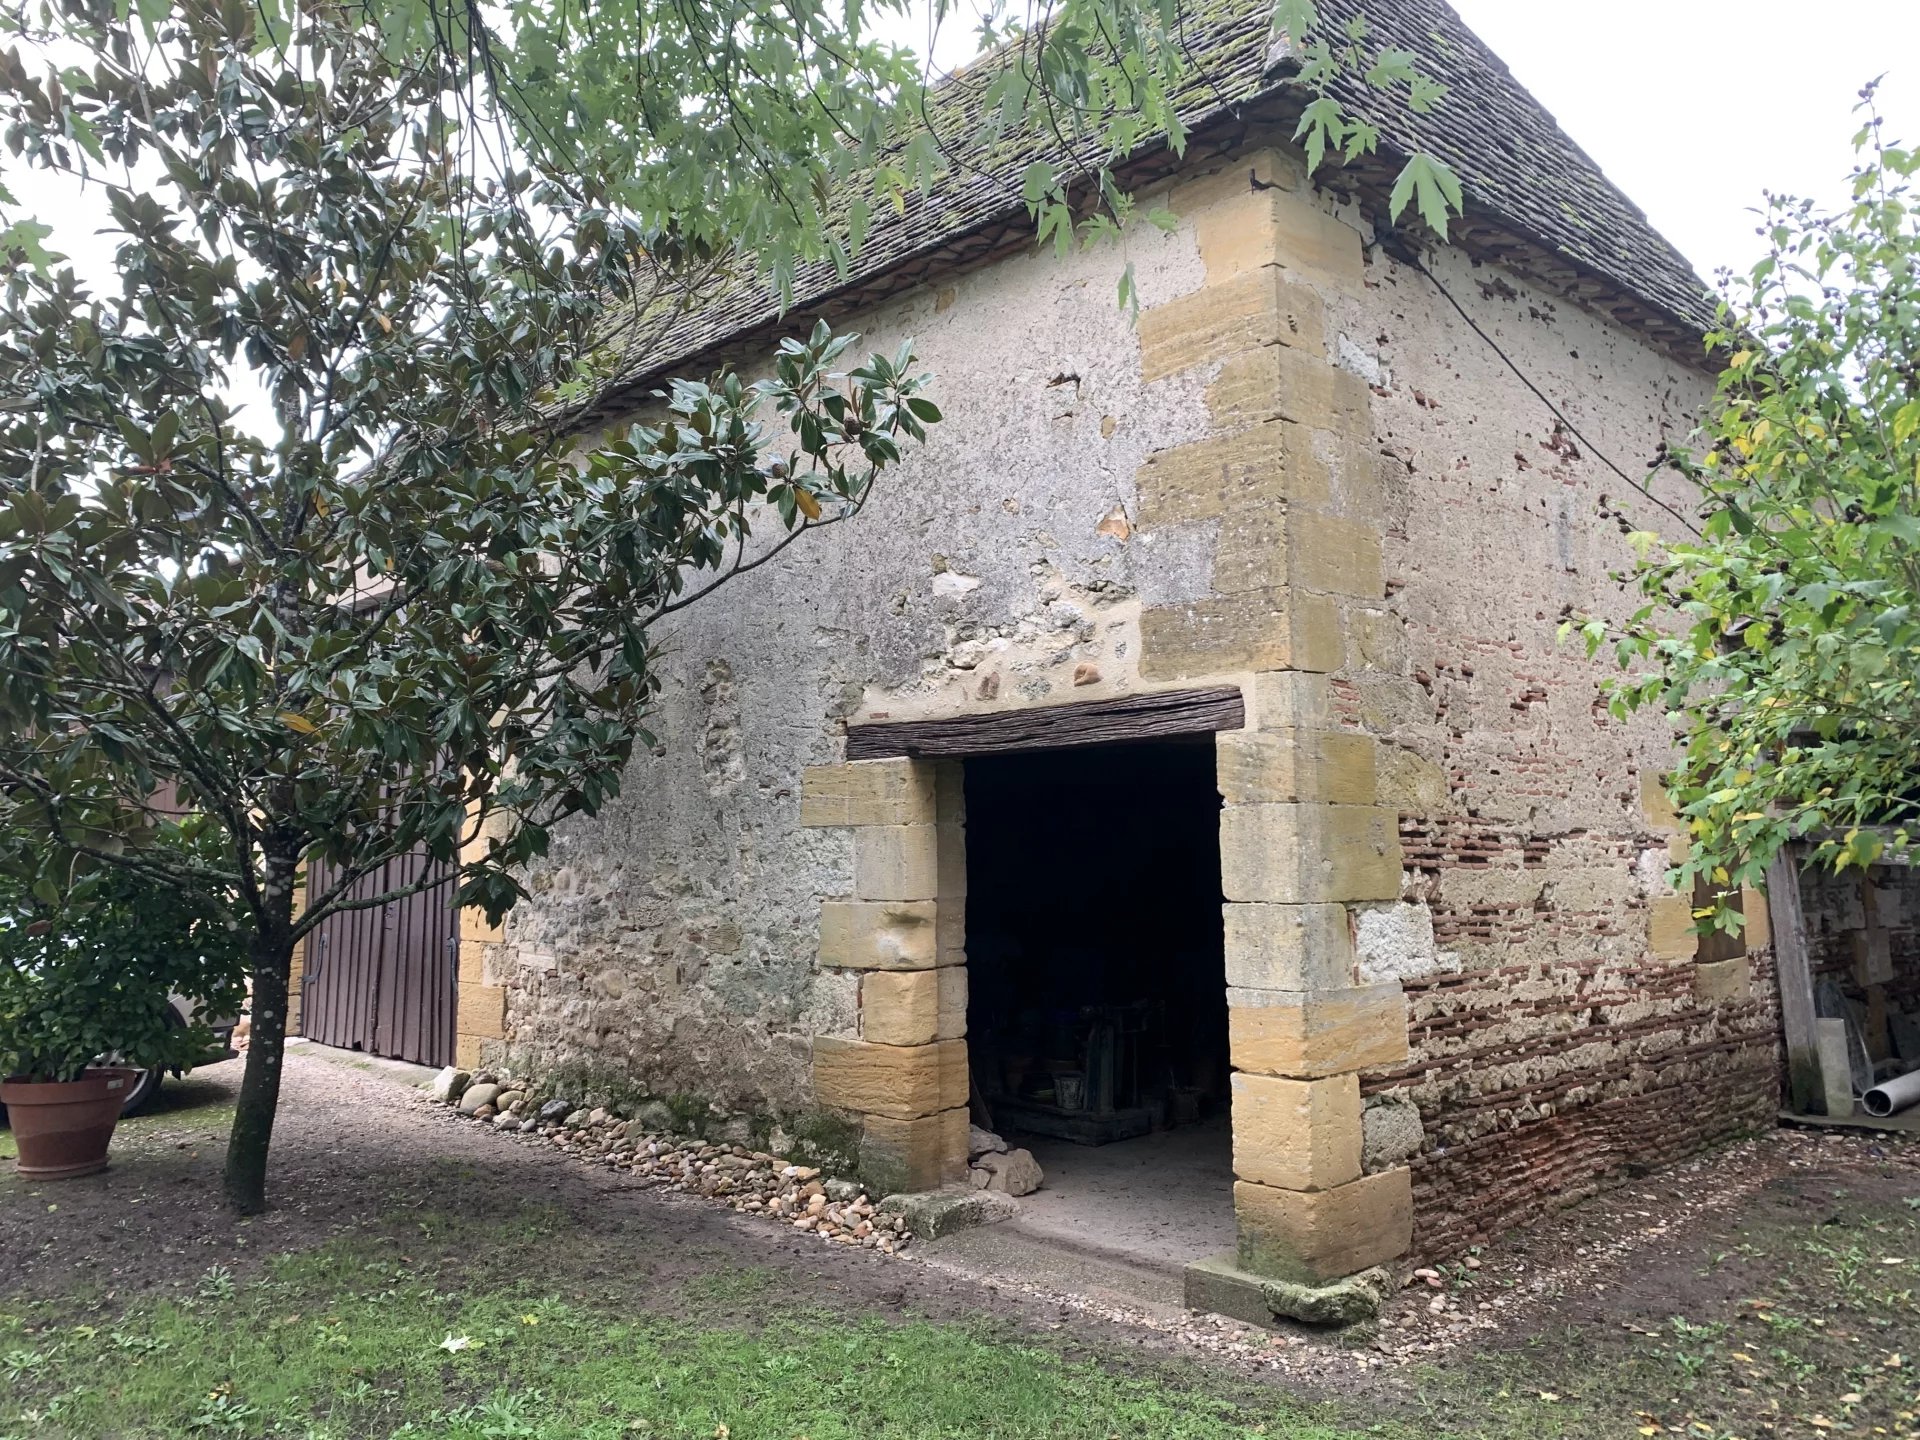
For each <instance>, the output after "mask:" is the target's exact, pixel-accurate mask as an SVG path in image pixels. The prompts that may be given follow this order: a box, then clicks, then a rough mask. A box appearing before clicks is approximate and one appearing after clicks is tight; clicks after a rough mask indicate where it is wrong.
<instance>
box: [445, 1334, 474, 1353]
mask: <svg viewBox="0 0 1920 1440" xmlns="http://www.w3.org/2000/svg"><path fill="white" fill-rule="evenodd" d="M473 1345H474V1339H473V1337H472V1336H471V1335H456V1334H454V1333H453V1332H452V1331H451V1330H449V1331H448V1332H447V1338H446V1339H444V1340H442V1341H441V1342H440V1348H441V1349H442V1350H444V1351H446V1352H447V1353H448V1354H449V1355H458V1354H459V1353H460V1352H461V1351H462V1350H471V1349H472V1348H473Z"/></svg>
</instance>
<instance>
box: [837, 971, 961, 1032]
mask: <svg viewBox="0 0 1920 1440" xmlns="http://www.w3.org/2000/svg"><path fill="white" fill-rule="evenodd" d="M963 973H964V972H963ZM939 1030H940V980H939V972H937V971H934V970H875V971H872V972H870V973H869V974H867V975H866V976H865V977H863V978H862V979H861V981H860V1038H861V1039H863V1040H871V1041H872V1042H874V1043H875V1044H877V1045H931V1044H932V1043H933V1042H934V1040H935V1039H936V1038H938V1035H939Z"/></svg>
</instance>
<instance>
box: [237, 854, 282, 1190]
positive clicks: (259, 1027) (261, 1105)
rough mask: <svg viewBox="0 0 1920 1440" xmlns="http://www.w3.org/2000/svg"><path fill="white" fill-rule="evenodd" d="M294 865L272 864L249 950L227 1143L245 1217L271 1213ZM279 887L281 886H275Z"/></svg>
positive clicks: (268, 863) (270, 864) (268, 870)
mask: <svg viewBox="0 0 1920 1440" xmlns="http://www.w3.org/2000/svg"><path fill="white" fill-rule="evenodd" d="M292 875H293V865H292V862H291V861H290V860H289V861H288V862H287V863H286V864H285V866H284V869H283V867H282V866H281V865H279V864H277V863H276V860H275V858H274V857H272V856H269V857H268V860H267V883H266V886H265V889H264V891H263V895H264V899H265V902H266V903H265V904H264V905H263V907H262V909H263V911H264V912H265V913H261V914H256V916H255V920H256V925H257V928H256V929H255V931H254V935H253V943H252V945H251V946H250V947H249V953H248V960H249V963H250V965H251V967H252V970H253V1020H252V1025H251V1027H250V1028H249V1030H248V1032H247V1068H246V1070H245V1072H244V1073H243V1074H242V1076H241V1078H240V1099H239V1103H238V1104H237V1105H235V1107H234V1112H233V1131H232V1133H231V1135H230V1136H229V1137H228V1140H227V1173H226V1190H227V1203H228V1204H229V1205H231V1206H233V1208H234V1209H235V1210H236V1211H238V1212H239V1213H240V1214H242V1215H258V1214H259V1213H260V1212H261V1211H262V1210H264V1209H266V1208H267V1149H268V1147H269V1146H270V1145H271V1144H272V1143H273V1117H274V1114H275V1112H276V1110H277V1109H278V1108H279V1104H280V1072H281V1069H282V1065H281V1060H282V1057H283V1056H284V1055H285V1053H286V1047H287V987H288V983H289V981H290V979H291V976H292V974H293V884H292ZM276 882H278V883H276Z"/></svg>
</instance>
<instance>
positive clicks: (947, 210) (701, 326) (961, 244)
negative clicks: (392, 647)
mask: <svg viewBox="0 0 1920 1440" xmlns="http://www.w3.org/2000/svg"><path fill="white" fill-rule="evenodd" d="M1320 8H1321V14H1322V17H1323V21H1324V22H1325V24H1326V25H1327V26H1328V27H1329V29H1330V30H1331V29H1332V28H1334V27H1339V26H1342V25H1344V24H1345V23H1346V21H1347V20H1348V19H1349V18H1350V17H1351V16H1353V15H1356V14H1364V16H1365V18H1366V20H1367V23H1368V24H1369V26H1370V27H1371V30H1372V39H1373V43H1377V44H1390V45H1396V46H1400V47H1403V48H1405V49H1407V50H1410V51H1413V52H1414V53H1415V54H1417V55H1418V56H1419V57H1420V60H1421V64H1422V66H1423V68H1424V69H1425V70H1426V71H1427V73H1428V74H1430V75H1432V76H1433V77H1434V78H1435V79H1437V80H1439V81H1440V82H1441V83H1443V84H1445V85H1446V86H1447V87H1448V95H1447V98H1446V100H1445V102H1444V103H1443V104H1441V105H1440V106H1439V107H1437V108H1436V109H1435V110H1434V111H1433V112H1432V113H1431V114H1428V115H1424V116H1423V115H1415V114H1412V113H1411V112H1410V111H1408V110H1407V109H1406V108H1405V107H1404V106H1403V105H1400V104H1397V103H1391V102H1389V101H1387V100H1386V99H1385V98H1384V97H1383V96H1382V95H1381V94H1379V93H1377V92H1374V91H1372V90H1369V89H1367V88H1366V87H1365V86H1364V85H1363V84H1362V83H1360V82H1359V81H1358V80H1357V79H1356V80H1352V81H1349V82H1347V83H1346V87H1345V89H1344V91H1343V92H1342V93H1341V94H1340V95H1339V98H1340V100H1341V101H1342V102H1343V103H1344V104H1346V105H1347V106H1349V107H1351V108H1352V109H1354V110H1356V111H1358V112H1361V113H1364V114H1366V115H1367V116H1368V117H1369V118H1370V119H1371V120H1372V121H1373V122H1374V123H1375V124H1377V125H1378V126H1379V128H1380V132H1381V151H1382V154H1381V156H1380V157H1378V159H1377V160H1375V161H1373V162H1371V163H1369V164H1366V165H1363V166H1361V167H1358V168H1357V169H1356V170H1352V171H1340V172H1334V173H1332V174H1330V175H1323V177H1322V178H1323V180H1327V181H1330V182H1331V183H1354V182H1357V184H1358V187H1359V188H1362V189H1371V188H1377V187H1379V186H1381V185H1383V184H1384V183H1386V182H1387V181H1390V179H1391V176H1392V173H1393V172H1394V171H1395V170H1397V169H1398V166H1399V162H1400V159H1401V158H1402V157H1403V156H1404V155H1406V154H1408V153H1411V152H1412V151H1415V150H1424V151H1428V152H1430V153H1433V154H1437V155H1439V156H1440V157H1441V158H1443V159H1445V160H1446V161H1447V163H1448V164H1450V165H1451V166H1453V168H1454V170H1455V171H1456V172H1457V173H1458V174H1459V176H1460V178H1461V181H1462V182H1463V185H1464V188H1465V194H1466V204H1467V218H1466V220H1465V222H1464V223H1462V224H1461V225H1459V226H1458V227H1456V228H1457V231H1458V235H1457V238H1458V239H1459V240H1460V242H1461V243H1463V244H1465V245H1467V246H1468V247H1469V248H1470V249H1473V250H1475V251H1477V252H1490V253H1492V254H1494V255H1495V256H1497V257H1499V258H1502V259H1513V258H1515V254H1516V247H1515V246H1514V245H1513V244H1512V243H1511V242H1512V241H1514V240H1518V241H1519V242H1520V245H1519V246H1518V247H1517V249H1518V250H1524V251H1526V252H1527V253H1528V254H1529V255H1530V256H1531V258H1532V260H1533V261H1534V264H1533V268H1534V269H1535V270H1537V271H1538V270H1542V269H1544V271H1545V272H1546V274H1545V278H1548V279H1550V280H1551V281H1552V282H1553V283H1556V284H1559V285H1560V286H1561V287H1562V288H1563V289H1566V290H1567V291H1569V292H1570V293H1574V294H1577V295H1579V296H1581V297H1582V298H1584V299H1588V300H1591V301H1594V302H1595V303H1598V304H1601V305H1602V306H1603V307H1604V308H1607V309H1608V310H1610V311H1611V312H1612V313H1614V314H1615V315H1616V316H1617V317H1618V318H1619V319H1620V320H1621V321H1622V322H1623V323H1627V324H1634V325H1638V326H1639V327H1640V328H1642V329H1646V330H1649V331H1651V332H1653V333H1655V334H1657V335H1658V336H1659V337H1660V338H1661V339H1663V340H1665V341H1666V342H1667V343H1669V344H1672V345H1676V346H1681V347H1690V346H1691V345H1692V344H1696V343H1697V341H1698V337H1699V336H1700V335H1701V334H1702V333H1703V332H1704V331H1705V330H1706V329H1707V328H1709V327H1710V325H1711V324H1712V321H1713V307H1712V304H1711V302H1710V301H1709V299H1708V298H1707V295H1706V287H1705V285H1704V284H1703V283H1702V281H1701V280H1700V279H1699V278H1698V277H1697V276H1696V275H1695V273H1694V271H1693V269H1692V267H1691V266H1690V265H1689V264H1688V263H1687V261H1686V259H1685V258H1684V257H1683V256H1682V255H1681V254H1680V253H1679V252H1678V251H1677V250H1675V249H1674V247H1673V246H1672V245H1671V244H1669V243H1668V242H1667V241H1666V240H1665V239H1664V238H1663V237H1662V236H1661V235H1660V234H1659V233H1658V232H1657V231H1655V230H1654V228H1653V227H1652V226H1651V225H1650V224H1649V223H1648V222H1647V218H1646V217H1645V216H1644V215H1643V214H1641V212H1640V211H1639V209H1638V208H1636V207H1635V206H1634V204H1633V203H1632V202H1631V201H1630V200H1628V199H1627V197H1626V196H1625V195H1623V194H1622V193H1621V192H1620V191H1619V190H1618V189H1617V188H1616V187H1615V186H1614V185H1613V183H1612V182H1611V181H1609V180H1608V179H1607V178H1606V176H1605V175H1603V174H1602V173H1601V172H1600V168H1599V166H1597V165H1596V164H1594V162H1593V161H1592V160H1591V159H1590V158H1589V157H1588V156H1587V155H1586V153H1585V152H1584V151H1582V150H1581V149H1580V147H1579V146H1577V145H1575V144H1574V143H1573V141H1572V140H1570V139H1569V138H1568V137H1567V136H1566V135H1565V134H1564V133H1563V132H1562V131H1561V129H1560V127H1559V125H1558V124H1557V123H1556V122H1555V121H1554V119H1553V117H1552V116H1551V115H1550V114H1548V113H1547V111H1546V110H1545V109H1544V108H1542V106H1541V105H1540V103H1539V102H1538V101H1537V100H1535V99H1534V98H1533V97H1532V96H1531V95H1529V94H1528V93H1527V92H1526V90H1524V89H1523V88H1522V87H1521V86H1520V84H1519V83H1518V82H1517V81H1515V80H1514V78H1513V77H1512V75H1510V74H1509V73H1508V71H1507V68H1506V66H1505V65H1503V64H1502V63H1501V62H1500V60H1499V58H1498V57H1497V56H1495V55H1494V54H1493V52H1492V51H1491V50H1489V49H1488V48H1487V47H1486V46H1485V45H1484V44H1482V43H1481V41H1480V40H1479V38H1478V37H1477V36H1475V35H1474V34H1473V32H1472V31H1471V30H1469V29H1468V28H1467V26H1466V24H1465V23H1464V22H1463V21H1462V20H1461V19H1460V17H1459V16H1458V15H1456V14H1455V13H1454V11H1453V9H1452V7H1451V6H1449V5H1447V4H1445V3H1444V0H1322V4H1321V7H1320ZM1186 10H1187V19H1186V22H1185V23H1186V48H1187V50H1188V51H1189V53H1190V55H1191V56H1192V58H1193V61H1194V67H1193V71H1192V73H1191V75H1190V77H1189V78H1188V80H1187V81H1186V82H1185V83H1184V86H1183V89H1182V91H1181V93H1180V94H1179V95H1178V96H1177V97H1176V103H1177V105H1178V108H1179V111H1180V113H1181V115H1182V117H1183V120H1184V122H1185V124H1186V126H1187V129H1188V130H1189V131H1190V132H1191V134H1192V136H1193V137H1194V140H1195V141H1196V142H1199V141H1200V140H1202V139H1203V138H1204V137H1205V136H1207V135H1208V134H1209V133H1214V132H1220V131H1222V130H1226V131H1229V132H1230V131H1232V130H1235V129H1237V128H1238V127H1240V126H1242V125H1244V124H1247V123H1249V122H1251V121H1254V120H1257V119H1263V118H1265V119H1280V120H1288V119H1290V118H1291V117H1292V116H1295V115H1297V113H1298V107H1299V105H1300V104H1301V103H1302V101H1301V99H1300V97H1299V92H1298V88H1297V87H1294V86H1290V85H1288V84H1287V81H1286V76H1285V74H1284V73H1282V72H1280V71H1277V70H1275V69H1273V68H1272V57H1273V55H1274V48H1273V45H1272V38H1271V36H1270V34H1269V28H1268V27H1269V16H1270V15H1271V13H1272V9H1271V5H1270V3H1269V0H1199V3H1195V0H1186ZM993 63H994V62H993V61H992V60H989V61H987V62H984V63H981V64H978V65H976V66H975V67H973V68H972V69H971V70H970V71H968V72H966V73H963V74H962V75H960V76H958V77H956V78H955V79H953V80H952V81H949V82H948V83H947V84H945V85H943V86H942V87H941V88H940V90H939V91H938V92H937V93H936V96H935V99H934V104H933V105H932V107H931V112H930V113H931V118H932V123H933V125H934V128H935V130H936V131H937V133H938V135H939V136H940V138H941V139H942V141H943V143H944V144H945V148H946V149H947V151H948V153H949V155H954V154H959V155H960V156H961V157H962V163H956V164H953V165H952V166H951V168H950V169H949V170H948V171H947V172H946V173H945V174H944V175H943V177H942V178H941V179H940V181H939V182H938V183H936V184H935V185H934V186H933V188H932V190H931V191H930V193H928V194H926V195H915V196H912V197H911V198H910V199H909V200H908V202H907V205H906V207H905V210H904V212H903V213H901V214H898V215H894V214H891V213H889V214H887V215H885V217H884V218H878V217H877V218H876V219H875V221H874V223H873V226H872V229H871V230H870V232H869V234H868V236H867V240H866V244H865V246H864V247H863V248H862V250H861V251H860V254H859V256H858V258H857V260H856V261H855V262H854V265H853V266H852V269H851V271H850V273H848V274H847V275H844V276H843V275H840V274H839V273H837V272H836V271H835V270H834V268H833V267H832V266H831V265H826V264H820V265H812V266H805V267H802V268H801V270H800V273H799V274H798V276H797V277H796V280H795V284H794V291H793V305H792V311H791V314H790V315H789V316H788V317H787V318H788V320H789V321H791V322H793V323H798V322H799V320H800V318H801V317H804V316H806V315H808V314H811V313H814V312H816V311H819V310H822V309H827V308H831V307H832V306H833V304H834V302H835V301H836V300H840V301H846V300H850V299H852V300H857V299H862V298H874V297H876V296H877V295H879V294H884V293H887V292H888V291H891V290H893V289H898V288H904V287H905V285H907V284H910V283H917V281H918V280H919V279H922V278H925V276H926V275H928V274H930V273H932V272H934V271H936V270H938V269H941V268H943V267H945V266H951V265H956V264H962V263H967V261H969V260H971V259H974V258H977V257H978V256H980V255H981V254H982V253H992V252H993V250H994V249H995V248H998V249H1005V248H1007V239H1006V236H1007V235H1008V234H1013V235H1014V236H1015V238H1016V240H1017V241H1019V242H1020V243H1025V242H1027V241H1030V240H1031V225H1030V222H1028V221H1027V218H1026V210H1025V207H1024V205H1023V204H1022V201H1021V197H1020V188H1019V187H1020V176H1021V173H1022V171H1023V170H1024V169H1025V167H1026V166H1027V165H1028V164H1029V163H1030V162H1031V161H1033V160H1035V159H1038V158H1045V157H1046V156H1048V155H1049V153H1050V152H1049V148H1048V145H1047V144H1046V143H1045V142H1043V141H1041V140H1039V139H1037V138H1034V139H1024V138H1023V139H1021V140H1017V141H1015V140H1008V141H1004V142H1002V143H1001V144H1000V145H999V146H998V147H996V148H994V149H992V150H990V151H976V152H975V153H973V154H971V155H969V154H967V153H966V150H965V143H966V141H967V140H968V137H970V136H972V135H974V134H976V133H977V131H978V128H979V110H978V102H979V97H980V94H981V91H982V90H983V89H984V87H985V85H986V83H987V78H988V77H989V75H990V73H991V66H992V64H993ZM1228 143H1230V141H1229V142H1228ZM1155 152H1157V153H1155ZM1138 158H1139V161H1140V164H1141V165H1142V166H1143V167H1146V168H1148V169H1149V171H1150V172H1151V171H1152V170H1159V171H1165V170H1167V169H1171V168H1174V167H1175V165H1176V164H1177V163H1178V162H1177V161H1175V160H1174V159H1173V157H1171V156H1169V155H1167V153H1166V152H1165V150H1164V147H1160V146H1155V147H1153V150H1152V151H1150V152H1143V154H1142V156H1141V157H1138ZM1010 222H1011V223H1012V224H1013V226H1014V228H1013V229H1012V230H1011V231H1009V228H1008V227H1009V224H1010ZM996 235H997V236H998V238H997V239H995V238H993V237H995V236H996ZM1542 260H1544V262H1545V263H1544V266H1543V265H1542V264H1541V263H1540V262H1541V261H1542ZM890 281H893V282H897V283H889V282H890ZM781 318H782V317H781V315H780V311H779V307H778V305H777V303H776V302H775V299H774V296H773V293H772V291H771V289H770V288H769V287H768V286H767V285H766V284H765V283H764V282H761V281H758V280H740V281H737V282H735V283H734V284H733V285H732V286H731V287H730V288H727V289H725V290H723V291H721V293H719V294H718V295H717V296H715V297H714V298H712V299H711V300H709V301H708V302H707V303H705V304H703V305H701V306H699V307H697V308H695V309H692V310H689V311H688V312H687V313H685V314H683V315H681V316H680V317H679V318H678V319H676V320H675V321H674V322H673V324H672V325H671V326H670V327H669V328H668V330H667V331H666V333H665V335H664V336H650V341H651V343H649V344H648V345H647V346H646V348H645V353H644V355H639V356H636V357H635V364H634V365H633V367H632V369H631V371H630V375H629V379H628V381H627V382H626V386H625V387H623V388H624V389H626V390H627V392H628V393H631V387H634V386H639V385H643V384H646V383H649V382H651V381H654V380H657V378H658V377H659V376H660V375H661V374H662V373H663V372H664V371H666V370H668V369H669V368H672V367H676V366H682V365H685V364H686V363H687V362H689V361H692V360H694V359H695V358H696V357H699V356H701V355H703V354H705V353H707V352H710V351H714V350H717V349H723V348H725V347H726V346H727V345H728V344H729V342H734V341H739V340H743V339H745V338H746V337H748V336H749V335H751V334H752V333H753V332H755V331H758V330H761V329H763V328H764V327H766V326H768V325H771V324H773V323H775V322H777V321H779V320H780V319H781ZM601 413H605V412H604V409H602V411H601Z"/></svg>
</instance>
